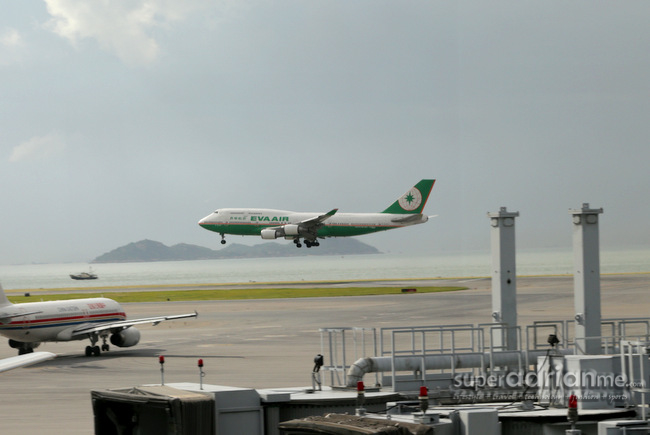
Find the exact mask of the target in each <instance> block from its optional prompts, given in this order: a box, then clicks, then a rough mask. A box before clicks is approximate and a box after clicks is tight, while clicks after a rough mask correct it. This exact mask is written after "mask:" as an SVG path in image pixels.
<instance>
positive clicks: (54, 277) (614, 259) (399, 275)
mask: <svg viewBox="0 0 650 435" xmlns="http://www.w3.org/2000/svg"><path fill="white" fill-rule="evenodd" d="M600 262H601V272H602V273H636V272H650V249H628V250H618V251H603V252H601V255H600ZM91 266H92V270H93V272H94V273H96V274H97V275H98V276H99V279H96V280H86V281H75V280H73V279H71V278H70V274H74V273H79V272H84V271H86V272H87V271H88V270H89V267H91ZM491 267H492V266H491V256H490V253H489V252H487V251H486V252H473V253H449V254H435V255H431V254H429V255H412V254H374V255H344V256H305V257H277V258H242V259H225V260H201V261H165V262H152V263H104V264H93V265H89V264H86V263H67V264H28V265H12V266H0V283H1V284H2V286H3V287H4V288H5V289H8V290H10V289H39V288H48V289H50V288H75V287H76V288H78V287H96V288H103V287H116V286H139V285H154V286H160V285H174V284H219V283H248V282H300V281H346V280H350V281H352V280H368V279H411V278H457V277H489V276H491ZM573 267H574V266H573V252H572V251H571V250H570V249H567V250H544V251H519V252H517V275H564V274H572V273H573Z"/></svg>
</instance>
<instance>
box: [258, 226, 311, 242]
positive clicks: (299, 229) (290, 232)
mask: <svg viewBox="0 0 650 435" xmlns="http://www.w3.org/2000/svg"><path fill="white" fill-rule="evenodd" d="M260 235H261V236H262V238H263V239H266V240H271V239H277V238H279V237H284V238H286V239H294V238H296V237H309V238H316V234H315V233H313V232H310V231H309V230H308V229H307V228H306V227H305V226H303V225H300V224H287V225H283V226H281V227H279V228H266V229H264V230H262V231H260Z"/></svg>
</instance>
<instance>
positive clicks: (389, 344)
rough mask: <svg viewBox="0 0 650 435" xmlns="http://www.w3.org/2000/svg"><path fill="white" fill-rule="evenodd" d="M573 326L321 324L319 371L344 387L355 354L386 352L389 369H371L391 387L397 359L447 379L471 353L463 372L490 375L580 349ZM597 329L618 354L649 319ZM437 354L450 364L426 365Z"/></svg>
mask: <svg viewBox="0 0 650 435" xmlns="http://www.w3.org/2000/svg"><path fill="white" fill-rule="evenodd" d="M574 330H575V320H546V321H538V322H534V323H533V324H532V325H528V326H525V327H523V328H522V327H519V326H518V327H514V328H513V327H507V326H506V325H505V324H502V323H486V324H478V325H473V324H456V325H433V326H415V327H395V328H386V327H385V328H379V329H376V328H352V327H343V328H321V329H320V333H321V353H322V354H323V355H326V359H327V361H328V362H327V364H326V365H325V366H324V367H323V370H324V371H328V372H329V373H330V385H331V386H345V385H346V379H345V378H346V372H347V370H348V369H349V368H350V366H351V365H352V364H354V362H355V361H357V360H358V359H359V358H365V357H386V358H390V359H391V366H392V370H391V371H390V372H385V374H381V375H380V374H378V373H375V374H374V375H375V383H376V384H378V385H380V384H387V383H389V384H392V385H393V386H395V384H396V383H397V382H399V379H398V374H397V371H396V370H395V366H396V364H395V361H397V360H399V359H404V358H419V360H420V361H421V363H420V364H419V365H418V368H417V369H416V370H415V371H413V372H412V373H411V374H410V378H411V379H414V378H417V379H419V380H420V381H423V382H424V381H426V380H428V379H430V378H434V377H436V376H437V377H441V375H444V376H443V377H447V378H449V377H453V376H455V375H456V374H458V373H459V368H458V367H457V366H456V365H455V361H456V358H455V357H456V356H464V358H466V357H468V356H470V355H475V356H476V358H479V359H480V363H479V364H476V365H477V367H473V368H463V369H462V373H471V374H473V375H477V376H488V375H489V374H490V373H495V371H497V370H500V369H507V370H508V371H513V370H516V371H518V372H519V373H525V372H527V371H530V370H534V369H536V365H537V357H536V356H535V355H539V353H540V352H544V351H547V350H549V349H551V348H556V349H560V350H561V351H562V352H563V353H567V352H569V353H570V352H572V351H573V352H577V351H578V352H579V351H580V349H581V345H580V343H577V342H576V338H575V333H574ZM601 331H602V332H603V334H602V336H601V337H588V338H589V339H596V338H600V340H601V344H602V346H601V347H602V350H603V353H604V354H610V355H611V354H616V353H618V352H620V350H619V347H620V346H619V343H620V342H621V340H636V341H644V342H650V318H631V319H603V321H602V328H601ZM507 334H516V347H517V348H516V349H508V348H507V347H506V344H505V343H507V341H506V340H505V337H506V336H507ZM551 334H552V335H554V336H555V337H557V343H555V342H554V343H553V346H551V344H550V343H549V335H551ZM524 338H525V340H524ZM578 341H580V340H578ZM505 354H510V355H511V358H509V361H516V364H515V363H513V366H511V365H510V363H509V364H508V366H507V367H498V366H497V364H495V361H494V357H495V355H498V356H503V355H505ZM435 355H446V356H449V357H450V358H449V365H448V366H446V367H441V368H436V369H429V370H427V369H426V365H425V364H424V362H425V360H426V359H427V358H428V357H431V356H435ZM479 355H480V356H479ZM531 355H532V356H531ZM502 360H503V358H500V361H502ZM445 361H446V360H445ZM389 373H390V376H391V377H392V379H391V380H389V381H386V380H384V379H383V376H388V375H389ZM380 376H381V378H380Z"/></svg>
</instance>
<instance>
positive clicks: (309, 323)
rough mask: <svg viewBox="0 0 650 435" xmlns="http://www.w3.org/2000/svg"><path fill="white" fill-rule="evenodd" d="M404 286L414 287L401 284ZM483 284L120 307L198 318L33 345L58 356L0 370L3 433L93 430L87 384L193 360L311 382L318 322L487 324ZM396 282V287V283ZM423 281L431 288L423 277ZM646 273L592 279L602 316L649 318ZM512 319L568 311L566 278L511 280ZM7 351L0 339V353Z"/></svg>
mask: <svg viewBox="0 0 650 435" xmlns="http://www.w3.org/2000/svg"><path fill="white" fill-rule="evenodd" d="M400 284H403V285H404V287H417V284H418V283H414V282H411V281H407V282H404V283H400ZM490 284H491V283H490V280H489V279H487V278H480V279H454V280H449V279H444V280H435V282H434V284H433V285H441V286H448V285H461V286H466V287H469V289H468V290H464V291H457V292H448V293H426V294H424V293H423V294H418V293H414V294H413V293H410V294H400V295H390V296H360V297H356V296H352V297H338V298H305V299H282V300H277V299H274V300H246V301H219V302H209V301H208V302H205V301H204V302H166V303H133V304H123V306H124V308H125V309H126V312H127V315H128V316H129V317H131V318H134V317H148V316H154V315H161V314H180V313H185V312H192V311H194V310H197V311H198V312H199V318H198V319H189V320H181V321H176V322H166V323H162V324H159V325H157V326H142V327H138V328H139V329H140V330H141V332H142V341H141V342H140V344H139V345H137V346H136V347H133V348H116V347H114V346H113V347H112V350H111V351H110V352H108V353H103V354H102V355H101V356H100V357H86V356H84V355H83V349H84V347H85V346H86V344H87V343H86V342H84V341H78V342H68V343H47V344H44V345H41V347H40V348H39V349H38V350H47V351H50V352H54V353H57V354H58V355H59V357H58V358H56V359H55V360H52V361H48V362H45V363H41V364H39V365H37V366H33V367H28V368H22V369H17V370H14V371H11V372H7V373H4V374H2V375H0V376H2V379H1V381H0V382H2V387H3V388H2V392H3V401H2V404H3V405H2V426H1V427H2V429H1V431H0V432H2V433H3V434H21V435H22V434H26V433H27V434H32V433H51V434H89V433H93V431H94V426H93V414H92V405H91V402H90V390H93V389H106V388H125V387H132V386H136V385H141V384H148V383H160V365H159V364H158V355H164V356H165V359H166V363H165V381H166V382H167V383H171V382H198V369H197V366H196V364H197V360H198V358H202V359H203V361H204V364H205V367H204V371H205V373H206V376H205V378H204V382H205V383H208V384H217V385H230V386H237V387H252V388H270V387H288V386H307V385H311V380H310V376H311V370H312V367H313V357H314V356H315V355H316V354H318V353H321V348H320V334H319V332H318V330H319V328H324V327H344V326H358V327H368V328H369V327H377V328H379V327H389V326H426V325H444V324H454V323H456V324H457V323H487V322H491V320H492V319H491V317H490V315H491V294H490ZM398 285H399V284H398ZM426 285H431V283H430V282H427V283H426ZM649 285H650V274H634V275H606V276H603V277H602V282H601V297H602V314H603V318H607V317H617V318H621V317H625V318H628V317H649V316H650V292H649V291H648V288H649ZM517 287H518V292H517V303H518V318H519V324H520V325H527V324H530V323H532V322H533V321H534V320H564V319H570V318H573V316H574V312H573V311H574V309H573V278H572V277H569V276H562V277H529V278H528V277H519V278H518V279H517ZM15 354H16V351H15V350H14V349H11V348H9V346H8V345H6V343H3V344H2V346H0V357H2V358H4V357H9V356H13V355H15Z"/></svg>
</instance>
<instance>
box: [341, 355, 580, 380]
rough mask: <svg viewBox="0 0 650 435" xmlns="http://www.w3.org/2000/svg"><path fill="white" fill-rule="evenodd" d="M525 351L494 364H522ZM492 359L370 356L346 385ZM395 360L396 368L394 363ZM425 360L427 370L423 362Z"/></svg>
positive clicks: (498, 358) (358, 364) (355, 367)
mask: <svg viewBox="0 0 650 435" xmlns="http://www.w3.org/2000/svg"><path fill="white" fill-rule="evenodd" d="M557 351H559V352H560V353H562V354H564V355H571V354H573V351H572V350H568V349H557V350H556V352H557ZM547 352H548V350H530V351H528V352H527V354H528V358H529V359H532V358H537V357H539V356H544V355H546V353H547ZM524 353H525V351H510V352H494V353H493V354H492V360H491V361H492V365H493V366H495V367H500V366H507V365H513V364H518V363H519V361H520V358H521V356H522V354H524ZM485 360H490V354H489V353H487V352H486V353H484V354H480V353H470V354H455V355H429V356H424V358H423V357H422V355H419V356H405V357H398V356H394V357H389V356H383V357H367V358H360V359H358V360H357V361H355V362H354V363H353V364H352V365H351V366H350V368H349V369H348V372H347V377H346V386H348V387H356V385H357V382H359V381H361V380H363V376H364V375H365V374H367V373H376V372H390V371H394V372H400V371H416V370H443V369H448V368H451V367H454V368H457V369H464V368H476V367H481V366H482V363H483V361H485ZM392 361H394V365H393V364H392V363H391V362H392ZM423 361H424V368H423V367H422V362H423Z"/></svg>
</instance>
